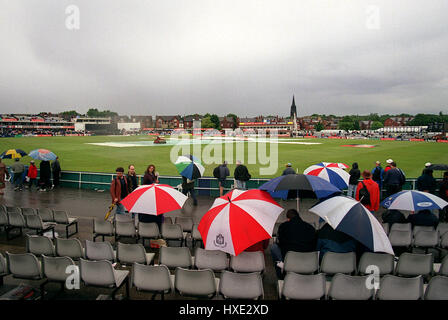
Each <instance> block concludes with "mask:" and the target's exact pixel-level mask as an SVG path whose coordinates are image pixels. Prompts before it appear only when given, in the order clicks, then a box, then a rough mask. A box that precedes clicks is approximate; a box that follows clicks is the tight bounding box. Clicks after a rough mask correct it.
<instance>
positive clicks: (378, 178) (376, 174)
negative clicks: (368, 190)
mask: <svg viewBox="0 0 448 320" xmlns="http://www.w3.org/2000/svg"><path fill="white" fill-rule="evenodd" d="M383 177H384V169H383V167H381V162H379V161H376V162H375V168H373V170H372V180H373V181H375V182H376V183H377V184H378V187H379V188H380V196H381V188H382V187H383ZM380 198H381V197H380Z"/></svg>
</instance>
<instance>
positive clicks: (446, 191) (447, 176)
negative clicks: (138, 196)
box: [0, 171, 448, 222]
mask: <svg viewBox="0 0 448 320" xmlns="http://www.w3.org/2000/svg"><path fill="white" fill-rule="evenodd" d="M0 180H1V175H0ZM439 197H440V198H442V199H443V200H445V201H448V171H446V172H444V173H443V180H442V181H441V182H440V185H439ZM439 221H440V222H448V206H447V207H445V208H444V209H443V210H439Z"/></svg>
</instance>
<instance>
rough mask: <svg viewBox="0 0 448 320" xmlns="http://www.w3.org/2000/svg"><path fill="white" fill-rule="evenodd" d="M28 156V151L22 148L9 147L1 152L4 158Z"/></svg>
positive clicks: (0, 156)
mask: <svg viewBox="0 0 448 320" xmlns="http://www.w3.org/2000/svg"><path fill="white" fill-rule="evenodd" d="M24 156H26V152H25V151H23V150H20V149H9V150H6V151H5V152H3V153H2V154H0V158H2V159H16V158H22V157H24Z"/></svg>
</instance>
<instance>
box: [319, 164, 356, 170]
mask: <svg viewBox="0 0 448 320" xmlns="http://www.w3.org/2000/svg"><path fill="white" fill-rule="evenodd" d="M316 166H322V167H327V168H340V169H348V168H350V167H349V166H348V165H347V164H345V163H342V162H321V163H318V164H316Z"/></svg>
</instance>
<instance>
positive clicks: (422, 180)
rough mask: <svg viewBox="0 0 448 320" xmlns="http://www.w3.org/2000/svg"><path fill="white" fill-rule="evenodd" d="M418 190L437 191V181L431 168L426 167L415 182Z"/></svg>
mask: <svg viewBox="0 0 448 320" xmlns="http://www.w3.org/2000/svg"><path fill="white" fill-rule="evenodd" d="M415 186H416V187H417V190H418V191H423V192H429V193H432V194H434V193H435V192H436V187H437V182H436V179H434V177H433V176H432V170H431V169H424V170H423V174H422V175H421V176H420V177H418V179H417V182H416V184H415Z"/></svg>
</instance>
